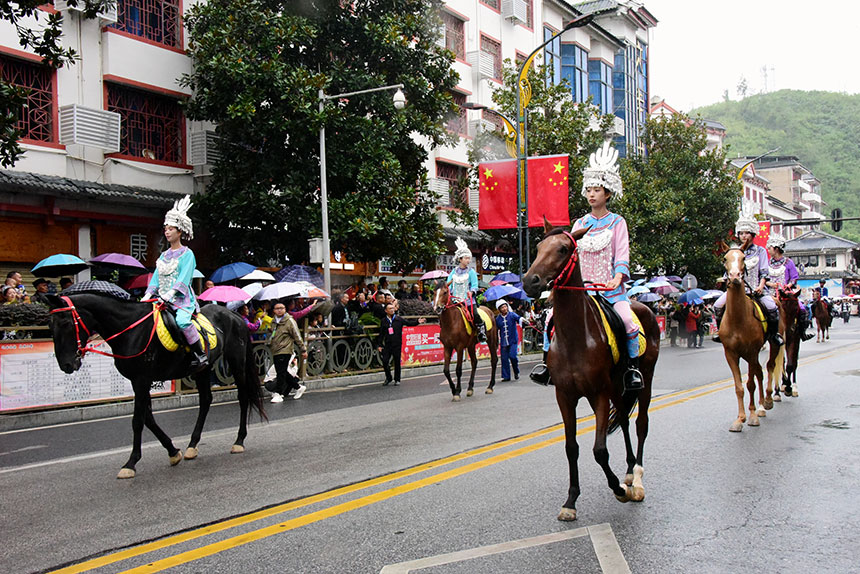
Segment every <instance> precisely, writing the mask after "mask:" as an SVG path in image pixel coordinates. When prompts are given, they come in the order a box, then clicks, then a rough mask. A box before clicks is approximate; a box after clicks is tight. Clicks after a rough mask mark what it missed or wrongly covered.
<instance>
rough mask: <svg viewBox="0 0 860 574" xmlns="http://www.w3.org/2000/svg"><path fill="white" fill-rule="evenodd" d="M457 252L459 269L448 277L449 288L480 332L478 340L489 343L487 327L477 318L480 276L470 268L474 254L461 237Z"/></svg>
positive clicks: (453, 297) (456, 241)
mask: <svg viewBox="0 0 860 574" xmlns="http://www.w3.org/2000/svg"><path fill="white" fill-rule="evenodd" d="M454 244H455V245H456V246H457V251H455V252H454V262H455V263H456V264H457V267H455V268H454V270H453V271H451V273H450V274H449V275H448V281H447V283H448V288H449V289H450V291H451V298H452V299H453V300H454V301H457V302H462V303H463V304H464V307H465V309H466V314H467V315H468V317H469V320H470V321H471V322H472V325H473V326H474V327H475V328H476V329H477V330H478V340H479V341H481V342H482V343H484V342H486V341H487V327H486V325H484V322H483V321H482V320H481V319H480V317H477V316H476V312H477V310H476V309H475V299H474V297H475V292H477V291H478V274H477V273H475V270H474V269H470V268H469V263H471V262H472V252H471V251H469V246H468V245H466V242H465V241H463V240H462V239H460V238H459V237H458V238H457V239H456V240H454Z"/></svg>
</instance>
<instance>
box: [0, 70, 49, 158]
mask: <svg viewBox="0 0 860 574" xmlns="http://www.w3.org/2000/svg"><path fill="white" fill-rule="evenodd" d="M0 78H2V79H3V81H4V82H6V83H8V84H11V85H13V86H16V87H19V88H26V89H27V90H29V93H28V94H27V99H26V103H25V104H24V105H23V106H22V107H21V109H20V110H19V111H18V123H17V124H16V125H15V127H16V128H18V131H20V132H21V138H22V139H28V140H34V141H40V142H53V141H55V138H54V72H53V70H51V68H49V67H46V66H42V65H41V64H38V63H35V62H27V61H24V60H18V59H17V58H9V57H7V56H0Z"/></svg>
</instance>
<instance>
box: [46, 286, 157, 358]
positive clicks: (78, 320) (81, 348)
mask: <svg viewBox="0 0 860 574" xmlns="http://www.w3.org/2000/svg"><path fill="white" fill-rule="evenodd" d="M60 299H62V300H63V301H65V302H66V304H67V305H68V307H59V308H57V309H51V311H50V313H51V315H53V314H54V313H60V312H63V311H69V312H71V314H72V322H73V323H74V324H75V342H76V344H77V347H78V348H77V350H76V353H77V355H78V356H79V357H81V358H83V357H84V355H86V354H87V353H97V354H99V355H104V356H105V357H113V358H115V359H134V358H135V357H139V356H141V355H142V354H144V353H145V352H146V351H147V349H149V345H150V344H152V339H153V337H154V336H155V327H156V323H155V321H153V322H152V331H151V332H150V333H149V340H148V341H147V342H146V346H145V347H144V348H143V350H142V351H141V352H139V353H137V354H136V355H127V356H124V355H114V354H112V353H106V352H105V351H100V350H98V349H97V348H96V347H97V346H98V345H102V344H104V343H107V342H108V341H110V340H111V339H114V338H116V337H119V336H120V335H122V334H123V333H125V332H126V331H130V330H131V329H134V328H135V327H137V326H138V325H140V324H141V323H143V322H144V321H146V320H147V319H149V318H150V317H152V316H153V315H154V314H155V310H154V309H153V310H152V311H150V312H149V313H148V314H146V315H144V316H143V317H141V318H140V319H138V320H137V321H135V322H134V323H132V324H131V325H129V326H128V327H126V328H125V329H123V330H122V331H120V332H119V333H117V334H115V335H111V336H110V337H108V338H107V339H105V340H103V341H102V342H101V343H98V345H95V346H94V345H90V344H89V340H90V337H92V336H93V334H92V333H91V332H90V330H89V329H88V328H87V326H86V324H85V323H84V319H83V317H81V314H80V313H78V310H77V309H76V308H75V304H74V303H73V302H72V300H71V299H69V298H68V297H66V296H62V295H61V296H60ZM81 329H83V330H84V333H86V334H87V338H86V339H84V340H83V341H84V342H81Z"/></svg>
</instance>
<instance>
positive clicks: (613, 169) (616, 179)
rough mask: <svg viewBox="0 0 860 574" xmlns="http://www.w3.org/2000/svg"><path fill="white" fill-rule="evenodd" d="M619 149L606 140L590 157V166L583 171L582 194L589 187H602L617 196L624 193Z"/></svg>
mask: <svg viewBox="0 0 860 574" xmlns="http://www.w3.org/2000/svg"><path fill="white" fill-rule="evenodd" d="M617 162H618V150H617V149H615V148H613V147H612V146H610V145H609V142H608V141H607V142H604V144H603V147H602V148H600V149H598V150H597V151H595V152H594V153H592V154H591V155H590V156H589V157H588V164H589V165H588V167H587V168H585V169H584V170H583V172H582V195H583V196H585V191H586V190H587V189H588V188H589V187H602V188H603V189H605V190H606V191H608V192H610V193H612V196H613V197H615V198H619V197H621V195H622V194H623V193H624V191H623V189H622V188H621V176H620V175H618V163H617Z"/></svg>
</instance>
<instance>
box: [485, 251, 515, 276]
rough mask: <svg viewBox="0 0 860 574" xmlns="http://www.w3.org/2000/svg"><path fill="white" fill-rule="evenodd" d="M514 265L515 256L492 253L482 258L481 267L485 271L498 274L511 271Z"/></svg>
mask: <svg viewBox="0 0 860 574" xmlns="http://www.w3.org/2000/svg"><path fill="white" fill-rule="evenodd" d="M513 264H514V256H513V255H510V254H508V253H501V252H498V251H491V252H489V253H484V255H483V256H482V257H481V267H482V268H483V269H484V271H485V272H486V271H489V272H492V273H497V272H499V271H505V270H507V269H510V268H511V267H512V266H513Z"/></svg>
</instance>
